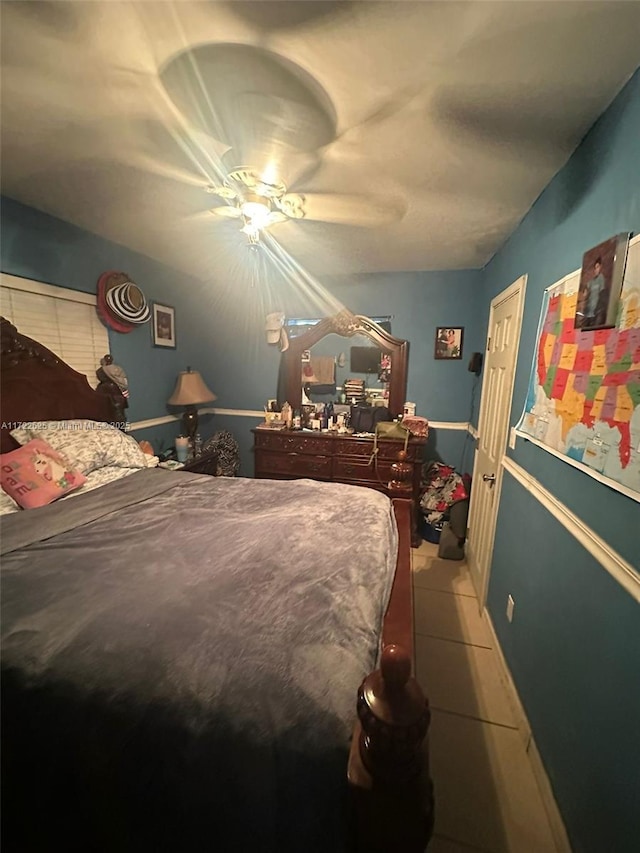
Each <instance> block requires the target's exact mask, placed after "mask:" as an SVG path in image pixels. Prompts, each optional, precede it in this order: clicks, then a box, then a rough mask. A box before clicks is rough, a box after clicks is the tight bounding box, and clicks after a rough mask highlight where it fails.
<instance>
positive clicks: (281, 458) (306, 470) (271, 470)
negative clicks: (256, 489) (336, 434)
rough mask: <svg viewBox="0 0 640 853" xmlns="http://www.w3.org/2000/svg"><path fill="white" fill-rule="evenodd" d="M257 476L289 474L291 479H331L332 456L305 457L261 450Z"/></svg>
mask: <svg viewBox="0 0 640 853" xmlns="http://www.w3.org/2000/svg"><path fill="white" fill-rule="evenodd" d="M256 466H257V474H258V476H260V477H264V476H267V475H269V474H287V475H288V476H291V477H311V478H314V477H320V478H322V479H327V480H330V479H331V457H330V456H303V455H301V454H299V453H272V452H271V451H268V450H261V451H260V453H259V455H258V456H257V458H256Z"/></svg>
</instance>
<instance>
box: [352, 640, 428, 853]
mask: <svg viewBox="0 0 640 853" xmlns="http://www.w3.org/2000/svg"><path fill="white" fill-rule="evenodd" d="M358 719H359V723H358V725H357V726H356V731H355V734H354V739H353V742H352V745H351V753H350V756H349V773H348V777H349V787H350V793H351V819H352V829H353V834H352V849H353V851H354V853H400V851H401V853H423V851H424V850H426V847H427V844H428V843H429V839H430V838H431V833H432V830H433V791H432V786H431V780H430V778H429V769H428V768H429V761H428V750H427V745H426V740H425V738H426V734H427V730H428V728H429V720H430V713H429V704H428V702H427V700H426V698H425V696H424V694H423V693H422V690H421V689H420V686H419V685H418V682H417V681H416V680H415V678H413V677H412V676H411V658H410V657H409V655H408V654H407V653H406V652H405V651H404V650H403V649H402V648H401V647H400V646H396V645H389V646H386V647H385V648H384V650H383V652H382V657H381V661H380V669H377V670H375V672H373V673H371V674H370V675H368V676H367V677H366V678H365V680H364V681H363V682H362V685H361V686H360V690H359V691H358Z"/></svg>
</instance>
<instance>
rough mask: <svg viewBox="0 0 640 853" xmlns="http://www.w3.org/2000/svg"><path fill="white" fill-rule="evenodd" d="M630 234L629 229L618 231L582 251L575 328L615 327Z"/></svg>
mask: <svg viewBox="0 0 640 853" xmlns="http://www.w3.org/2000/svg"><path fill="white" fill-rule="evenodd" d="M630 236H631V235H630V234H629V233H628V232H625V233H623V234H618V235H617V236H616V237H611V238H610V239H609V240H605V241H604V242H602V243H598V245H597V246H594V247H593V248H592V249H589V250H588V251H587V252H585V253H584V255H583V257H582V270H581V272H580V286H579V288H578V303H577V306H576V315H575V320H574V324H575V328H576V329H582V331H583V332H587V331H594V330H595V329H612V328H613V327H614V326H615V324H616V314H617V310H618V304H619V301H620V290H621V289H622V280H623V279H624V270H625V265H626V262H627V249H628V246H629V237H630Z"/></svg>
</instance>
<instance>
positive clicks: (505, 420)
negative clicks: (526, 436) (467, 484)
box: [467, 276, 527, 610]
mask: <svg viewBox="0 0 640 853" xmlns="http://www.w3.org/2000/svg"><path fill="white" fill-rule="evenodd" d="M526 281H527V279H526V276H522V277H521V278H519V279H518V280H517V281H515V282H514V283H513V284H512V285H511V287H508V288H507V289H506V290H504V291H503V292H502V293H501V294H500V295H499V296H496V298H495V299H494V300H493V301H492V303H491V313H490V315H489V331H488V334H487V350H486V358H485V363H484V379H483V381H482V397H481V401H480V418H479V422H478V445H477V448H476V453H475V459H474V465H473V482H472V485H471V502H470V508H469V536H468V542H467V560H468V563H469V568H470V570H471V577H472V579H473V584H474V586H475V589H476V593H477V595H478V603H479V605H480V609H481V610H482V609H483V607H484V604H485V600H486V595H487V588H488V586H489V572H490V569H491V558H492V555H493V540H494V536H495V527H496V516H497V513H498V504H499V501H500V485H501V483H502V457H503V456H504V452H505V447H506V442H507V431H508V428H509V413H510V411H511V397H512V394H513V379H514V375H515V366H516V360H517V357H518V343H519V341H520V326H521V322H522V308H523V305H524V291H525V286H526Z"/></svg>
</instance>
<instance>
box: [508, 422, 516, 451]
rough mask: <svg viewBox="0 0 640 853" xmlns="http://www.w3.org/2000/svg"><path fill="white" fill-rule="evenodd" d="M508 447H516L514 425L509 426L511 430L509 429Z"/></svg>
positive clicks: (512, 448) (513, 448)
mask: <svg viewBox="0 0 640 853" xmlns="http://www.w3.org/2000/svg"><path fill="white" fill-rule="evenodd" d="M509 448H510V449H511V450H515V449H516V428H515V427H511V430H510V431H509Z"/></svg>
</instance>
